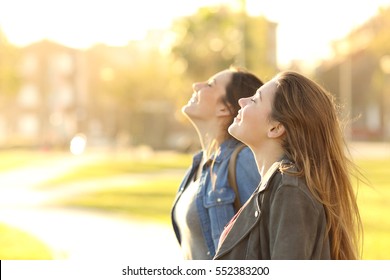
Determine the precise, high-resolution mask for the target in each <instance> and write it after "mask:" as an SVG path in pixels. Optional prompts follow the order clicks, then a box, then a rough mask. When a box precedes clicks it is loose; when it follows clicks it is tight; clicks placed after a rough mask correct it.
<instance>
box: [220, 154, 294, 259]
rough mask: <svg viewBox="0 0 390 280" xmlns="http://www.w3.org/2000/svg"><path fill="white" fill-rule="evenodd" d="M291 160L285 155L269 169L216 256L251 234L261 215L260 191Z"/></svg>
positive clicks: (264, 188) (265, 187)
mask: <svg viewBox="0 0 390 280" xmlns="http://www.w3.org/2000/svg"><path fill="white" fill-rule="evenodd" d="M289 162H290V161H289V160H288V159H287V158H286V157H285V156H284V157H282V158H281V159H280V160H279V161H277V162H275V163H274V164H273V165H272V166H271V167H270V168H269V169H268V171H267V173H266V174H265V175H264V177H263V178H262V179H261V182H260V184H259V186H258V187H257V188H256V190H255V191H254V193H253V194H252V196H251V197H250V198H249V199H248V201H247V202H246V203H245V204H244V206H243V207H242V208H241V213H239V215H237V218H236V221H235V223H237V220H238V219H239V221H238V224H235V225H233V227H232V228H231V230H230V232H229V233H228V234H227V236H226V239H225V241H224V242H223V243H222V244H220V247H219V248H218V251H217V254H216V255H215V258H219V257H220V256H222V255H224V254H226V253H227V252H229V251H230V250H231V249H232V248H234V247H235V246H236V245H237V244H238V243H239V242H240V241H241V240H242V239H244V238H245V237H246V236H247V235H248V234H249V232H250V231H251V230H252V228H253V227H255V226H256V224H257V223H258V221H259V219H260V216H261V215H260V214H261V208H260V204H259V200H260V199H259V196H260V193H262V192H264V190H266V189H267V187H268V186H269V184H268V183H269V181H270V180H271V179H272V178H273V177H274V176H275V174H276V173H277V171H278V170H279V168H280V166H281V165H282V164H284V163H289Z"/></svg>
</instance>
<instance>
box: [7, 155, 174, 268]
mask: <svg viewBox="0 0 390 280" xmlns="http://www.w3.org/2000/svg"><path fill="white" fill-rule="evenodd" d="M97 157H98V156H96V155H92V156H85V157H74V156H65V157H61V158H56V159H52V160H50V161H48V162H46V161H42V162H40V163H38V164H36V165H34V167H25V168H20V169H17V170H12V171H9V172H4V173H0V222H4V223H6V224H9V225H11V226H14V227H17V228H19V229H22V230H25V231H27V232H29V233H30V234H32V235H34V236H35V237H37V238H38V239H40V240H42V241H43V242H44V243H45V244H47V245H48V246H49V247H50V248H51V249H52V251H53V256H54V258H55V259H70V260H72V259H76V260H80V259H81V260H91V259H92V260H93V259H96V260H98V259H100V260H101V259H107V258H109V259H118V260H134V259H136V260H143V259H144V260H148V261H150V260H173V261H175V260H180V251H179V246H178V244H177V241H176V239H175V236H174V233H173V231H172V228H171V227H170V226H169V225H163V224H157V223H151V222H146V221H145V222H143V221H139V220H131V219H125V218H122V217H118V216H115V215H110V214H104V213H101V212H97V211H91V210H76V209H72V208H60V207H55V206H52V205H53V204H50V202H51V201H55V199H58V198H60V197H64V196H71V195H75V194H77V193H79V192H80V191H83V192H86V191H91V190H94V189H96V188H104V187H108V186H109V185H110V184H111V185H112V184H113V183H115V184H116V185H118V184H123V185H125V184H129V182H131V181H132V180H138V179H142V178H137V175H135V176H129V175H127V176H118V177H114V178H110V179H104V180H99V184H97V183H96V182H95V183H94V182H86V183H84V184H83V185H81V184H82V183H77V184H72V185H70V186H67V187H63V188H58V189H56V190H42V189H40V190H37V189H34V187H35V186H37V185H38V184H39V183H41V182H43V181H44V180H47V179H49V178H51V177H54V176H56V175H58V174H60V173H62V172H66V171H67V170H69V169H71V168H73V167H75V166H77V165H79V164H83V163H84V162H85V161H93V160H96V159H97ZM160 175H163V174H160ZM140 176H141V175H140Z"/></svg>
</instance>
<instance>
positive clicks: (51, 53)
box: [9, 40, 86, 147]
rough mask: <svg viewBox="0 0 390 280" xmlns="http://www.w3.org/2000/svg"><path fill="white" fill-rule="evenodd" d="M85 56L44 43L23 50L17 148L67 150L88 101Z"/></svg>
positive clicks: (15, 134)
mask: <svg viewBox="0 0 390 280" xmlns="http://www.w3.org/2000/svg"><path fill="white" fill-rule="evenodd" d="M81 56H82V54H81V52H80V51H78V50H74V49H71V48H67V47H64V46H62V45H59V44H56V43H53V42H50V41H46V40H45V41H41V42H38V43H35V44H32V45H30V46H27V47H25V48H23V49H22V57H21V60H20V61H21V64H20V76H21V85H20V90H19V92H18V93H17V98H16V108H15V112H14V115H13V118H14V119H13V122H12V123H13V125H12V127H11V131H10V133H9V134H11V135H13V137H12V141H13V145H21V146H26V145H27V146H31V145H33V146H41V147H48V146H53V145H56V146H63V145H67V144H68V142H69V139H70V138H71V137H72V135H74V134H75V133H77V131H78V129H79V127H78V126H79V121H80V108H82V106H83V103H84V102H85V101H86V96H85V94H86V92H85V91H84V90H83V87H82V83H83V80H84V79H85V77H84V73H83V67H82V65H80V62H79V61H78V60H79V59H80V57H81Z"/></svg>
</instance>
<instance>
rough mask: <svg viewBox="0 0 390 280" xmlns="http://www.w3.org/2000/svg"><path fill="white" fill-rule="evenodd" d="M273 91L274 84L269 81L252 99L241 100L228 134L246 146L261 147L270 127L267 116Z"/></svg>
mask: <svg viewBox="0 0 390 280" xmlns="http://www.w3.org/2000/svg"><path fill="white" fill-rule="evenodd" d="M275 90H276V83H275V81H273V80H271V81H269V82H267V83H265V84H264V85H263V86H262V87H260V88H259V89H258V90H257V91H256V93H255V95H253V96H252V97H248V98H241V99H240V100H239V104H240V107H241V109H240V110H239V111H238V114H237V116H236V118H235V119H234V122H233V123H232V124H231V125H230V127H229V130H228V131H229V133H230V134H231V135H232V136H234V137H235V138H237V139H239V140H240V141H242V142H244V143H245V144H247V145H248V146H253V147H254V146H258V145H261V142H262V141H264V140H265V139H266V138H267V132H268V130H269V129H270V126H271V124H270V121H269V115H270V113H271V110H272V102H273V97H274V94H275Z"/></svg>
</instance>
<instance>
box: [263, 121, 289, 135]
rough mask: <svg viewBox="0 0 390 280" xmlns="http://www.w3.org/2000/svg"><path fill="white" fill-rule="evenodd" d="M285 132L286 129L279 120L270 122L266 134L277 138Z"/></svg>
mask: <svg viewBox="0 0 390 280" xmlns="http://www.w3.org/2000/svg"><path fill="white" fill-rule="evenodd" d="M285 132H286V129H285V127H284V125H282V124H281V123H280V122H275V123H271V124H270V126H269V129H268V133H267V135H268V137H269V138H279V137H281V136H283V134H284V133H285Z"/></svg>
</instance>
